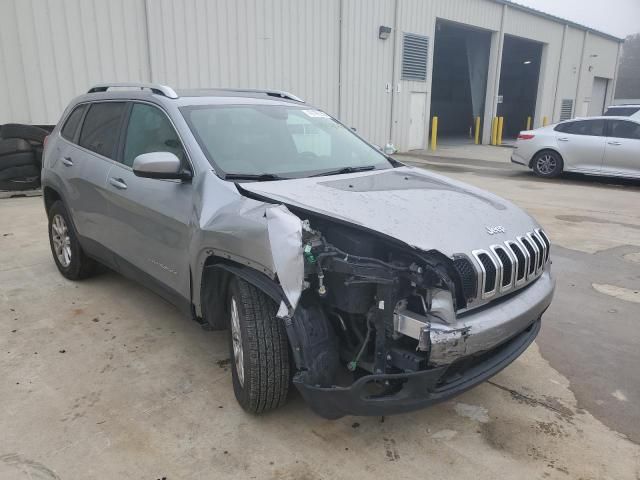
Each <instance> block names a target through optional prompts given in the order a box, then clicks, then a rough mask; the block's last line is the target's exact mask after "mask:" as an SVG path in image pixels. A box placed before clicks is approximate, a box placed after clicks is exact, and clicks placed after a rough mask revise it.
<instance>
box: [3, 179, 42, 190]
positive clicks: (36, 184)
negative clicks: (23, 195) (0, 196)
mask: <svg viewBox="0 0 640 480" xmlns="http://www.w3.org/2000/svg"><path fill="white" fill-rule="evenodd" d="M36 188H40V177H36V178H32V179H26V180H25V179H20V180H0V191H9V192H20V191H23V190H35V189H36Z"/></svg>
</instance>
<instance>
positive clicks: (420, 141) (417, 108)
mask: <svg viewBox="0 0 640 480" xmlns="http://www.w3.org/2000/svg"><path fill="white" fill-rule="evenodd" d="M410 101H411V103H410V106H409V150H419V149H423V148H425V144H424V138H425V132H426V129H427V126H426V102H427V94H426V93H423V92H412V93H411V100H410Z"/></svg>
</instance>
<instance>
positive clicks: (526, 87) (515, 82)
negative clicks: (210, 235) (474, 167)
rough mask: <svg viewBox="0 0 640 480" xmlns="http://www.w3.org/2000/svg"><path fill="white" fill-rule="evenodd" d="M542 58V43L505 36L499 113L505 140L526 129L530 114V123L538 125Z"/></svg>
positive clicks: (513, 137)
mask: <svg viewBox="0 0 640 480" xmlns="http://www.w3.org/2000/svg"><path fill="white" fill-rule="evenodd" d="M541 59H542V44H541V43H538V42H534V41H532V40H526V39H524V38H520V37H514V36H511V35H505V36H504V47H503V49H502V67H501V69H500V72H501V73H500V97H501V98H502V103H498V116H500V117H504V127H503V130H502V138H503V139H505V140H512V139H515V138H516V137H517V136H518V133H520V131H521V130H525V129H526V128H527V119H528V117H531V125H535V118H534V115H535V111H536V101H537V98H538V78H539V76H540V62H541ZM499 101H500V100H499ZM538 123H539V122H538Z"/></svg>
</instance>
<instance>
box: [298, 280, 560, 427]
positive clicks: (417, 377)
mask: <svg viewBox="0 0 640 480" xmlns="http://www.w3.org/2000/svg"><path fill="white" fill-rule="evenodd" d="M554 288H555V281H554V279H553V277H552V276H551V273H550V271H549V269H547V271H545V272H544V274H543V275H541V276H540V278H539V279H538V280H537V281H536V282H534V283H532V284H531V285H529V286H528V287H526V288H524V289H523V290H522V291H520V292H518V294H517V295H514V296H513V297H511V298H507V299H505V300H503V301H501V302H500V303H498V304H497V305H494V306H488V307H486V308H483V309H481V311H479V312H469V313H467V314H466V315H464V316H463V317H462V318H461V320H463V321H464V323H465V325H467V327H470V328H469V329H468V330H467V332H468V336H467V337H466V340H462V339H461V338H454V337H455V335H454V336H448V335H444V336H442V337H441V340H442V343H440V344H439V345H438V344H436V345H434V344H432V348H433V347H435V350H434V351H433V352H432V353H434V354H436V356H439V359H440V360H443V359H445V358H447V357H448V358H449V360H450V361H449V363H448V364H446V365H442V366H437V367H434V368H431V369H429V370H423V371H419V372H411V373H398V374H380V375H366V376H364V377H361V378H359V379H358V380H356V381H355V382H354V383H353V384H352V385H350V386H348V387H339V386H333V387H320V386H315V385H308V384H305V383H304V382H303V381H302V378H303V377H302V376H300V375H296V376H295V377H294V379H293V382H294V385H295V386H296V387H297V388H298V390H299V391H300V393H301V394H302V396H303V397H304V399H305V400H306V402H307V403H308V404H309V406H310V407H311V409H312V410H313V411H314V412H316V413H317V414H318V415H320V416H322V417H325V418H340V417H342V416H344V415H365V416H367V415H374V416H375V415H391V414H395V413H404V412H410V411H413V410H418V409H420V408H424V407H427V406H429V405H432V404H434V403H438V402H441V401H444V400H447V399H448V398H451V397H453V396H455V395H459V394H461V393H462V392H464V391H466V390H468V389H470V388H472V387H474V386H476V385H477V384H479V383H482V382H484V381H485V380H487V379H489V378H490V377H492V376H493V375H495V374H497V373H498V372H499V371H500V370H502V369H503V368H505V367H506V366H507V365H509V364H510V363H511V362H513V361H514V360H515V359H516V358H518V356H520V355H521V354H522V352H524V351H525V350H526V349H527V347H528V346H529V345H530V344H531V342H533V340H534V339H535V338H536V336H537V334H538V332H539V331H540V324H541V317H542V314H543V313H544V311H545V310H546V309H547V307H548V306H549V304H550V303H551V299H552V297H553V292H554ZM433 338H434V337H433V336H432V340H433ZM388 381H389V382H391V383H394V382H401V383H402V385H401V388H399V389H398V390H396V392H395V393H393V394H389V395H382V396H380V395H378V396H375V395H371V393H370V390H369V388H368V384H370V383H377V384H384V383H385V382H388Z"/></svg>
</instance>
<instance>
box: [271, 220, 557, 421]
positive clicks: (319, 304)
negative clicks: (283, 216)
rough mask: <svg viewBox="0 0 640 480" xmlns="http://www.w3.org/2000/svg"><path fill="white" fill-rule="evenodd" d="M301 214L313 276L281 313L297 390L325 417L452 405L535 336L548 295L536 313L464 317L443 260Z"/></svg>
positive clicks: (454, 279) (306, 271) (307, 266)
mask: <svg viewBox="0 0 640 480" xmlns="http://www.w3.org/2000/svg"><path fill="white" fill-rule="evenodd" d="M292 212H293V213H294V214H295V215H297V216H298V217H299V218H305V220H303V221H302V222H301V234H302V235H301V236H302V242H301V247H302V258H303V264H304V265H303V277H304V279H303V281H302V288H301V289H300V290H301V291H300V295H299V297H298V298H295V300H296V301H295V302H289V305H288V306H287V305H285V303H284V302H283V303H282V304H281V308H280V310H279V314H278V315H279V316H280V317H282V318H283V320H284V322H285V325H286V327H287V332H288V336H289V339H290V343H291V347H292V353H293V358H294V360H295V363H296V366H297V369H298V371H297V373H296V375H295V376H294V380H293V381H294V384H295V385H296V387H297V388H298V389H299V391H300V392H301V394H302V395H303V397H304V398H305V400H306V401H307V402H308V403H309V405H310V406H311V408H312V409H313V410H314V411H315V412H316V413H318V414H320V415H321V416H323V417H326V418H339V417H341V416H344V415H348V414H354V415H385V414H391V413H400V412H406V411H411V410H415V409H418V408H422V407H424V406H426V405H429V404H432V403H435V402H438V401H441V400H444V399H446V398H449V397H450V396H452V395H455V394H457V393H461V392H462V391H464V390H466V389H468V388H470V387H472V386H473V385H476V384H477V383H479V382H481V381H483V380H485V379H486V378H489V377H490V376H492V375H494V374H495V373H497V372H498V371H499V370H500V369H502V368H504V367H505V366H506V365H508V364H509V363H510V362H511V361H512V360H514V359H515V358H516V357H517V356H518V355H520V353H522V351H524V349H526V347H527V346H528V345H529V344H530V343H531V341H533V339H534V338H535V336H536V334H537V332H538V329H539V323H540V322H539V321H538V320H539V318H540V315H541V314H542V311H543V310H544V309H545V308H546V306H547V305H548V302H546V298H545V299H544V300H542V301H540V302H538V304H536V305H535V308H533V310H531V311H527V312H520V313H518V312H516V310H517V308H516V307H514V306H513V305H511V306H510V305H509V300H506V302H505V305H504V309H502V310H501V311H500V312H499V313H497V315H496V318H493V319H489V320H488V321H484V320H483V318H482V316H483V315H487V313H486V311H485V312H484V313H483V312H480V313H479V314H477V315H476V316H475V317H476V318H472V317H473V316H471V317H469V318H467V319H465V318H464V316H459V315H458V312H461V311H463V310H464V309H465V307H466V303H465V298H464V295H462V294H461V292H462V290H463V289H462V286H461V283H460V279H459V277H458V275H457V273H456V270H455V269H454V267H453V263H452V261H451V260H450V259H448V258H447V257H445V256H444V255H442V254H440V253H439V252H436V251H431V252H420V251H417V250H416V249H412V248H410V247H408V246H406V245H402V244H400V243H399V242H396V241H393V240H390V239H387V238H384V237H383V236H381V235H376V234H375V233H372V232H369V231H366V230H365V229H363V228H358V227H354V226H351V225H346V224H343V223H339V222H336V221H333V220H332V219H327V218H326V217H320V216H315V215H310V214H309V212H297V211H295V209H292ZM296 250H297V249H296ZM298 251H299V250H298ZM289 254H290V252H289ZM274 256H275V255H274ZM276 270H277V269H276ZM278 275H279V277H281V272H278ZM280 281H281V283H282V281H283V279H282V278H280ZM542 296H543V297H544V296H545V295H542ZM548 300H549V302H550V298H549V299H548ZM287 307H288V308H287ZM485 310H486V309H485ZM493 313H496V312H493ZM521 313H522V314H521ZM459 317H460V318H459ZM514 319H515V321H513V320H514ZM506 324H510V325H509V326H508V327H505V325H506ZM476 333H477V336H478V338H472V337H473V336H474V334H476Z"/></svg>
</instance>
